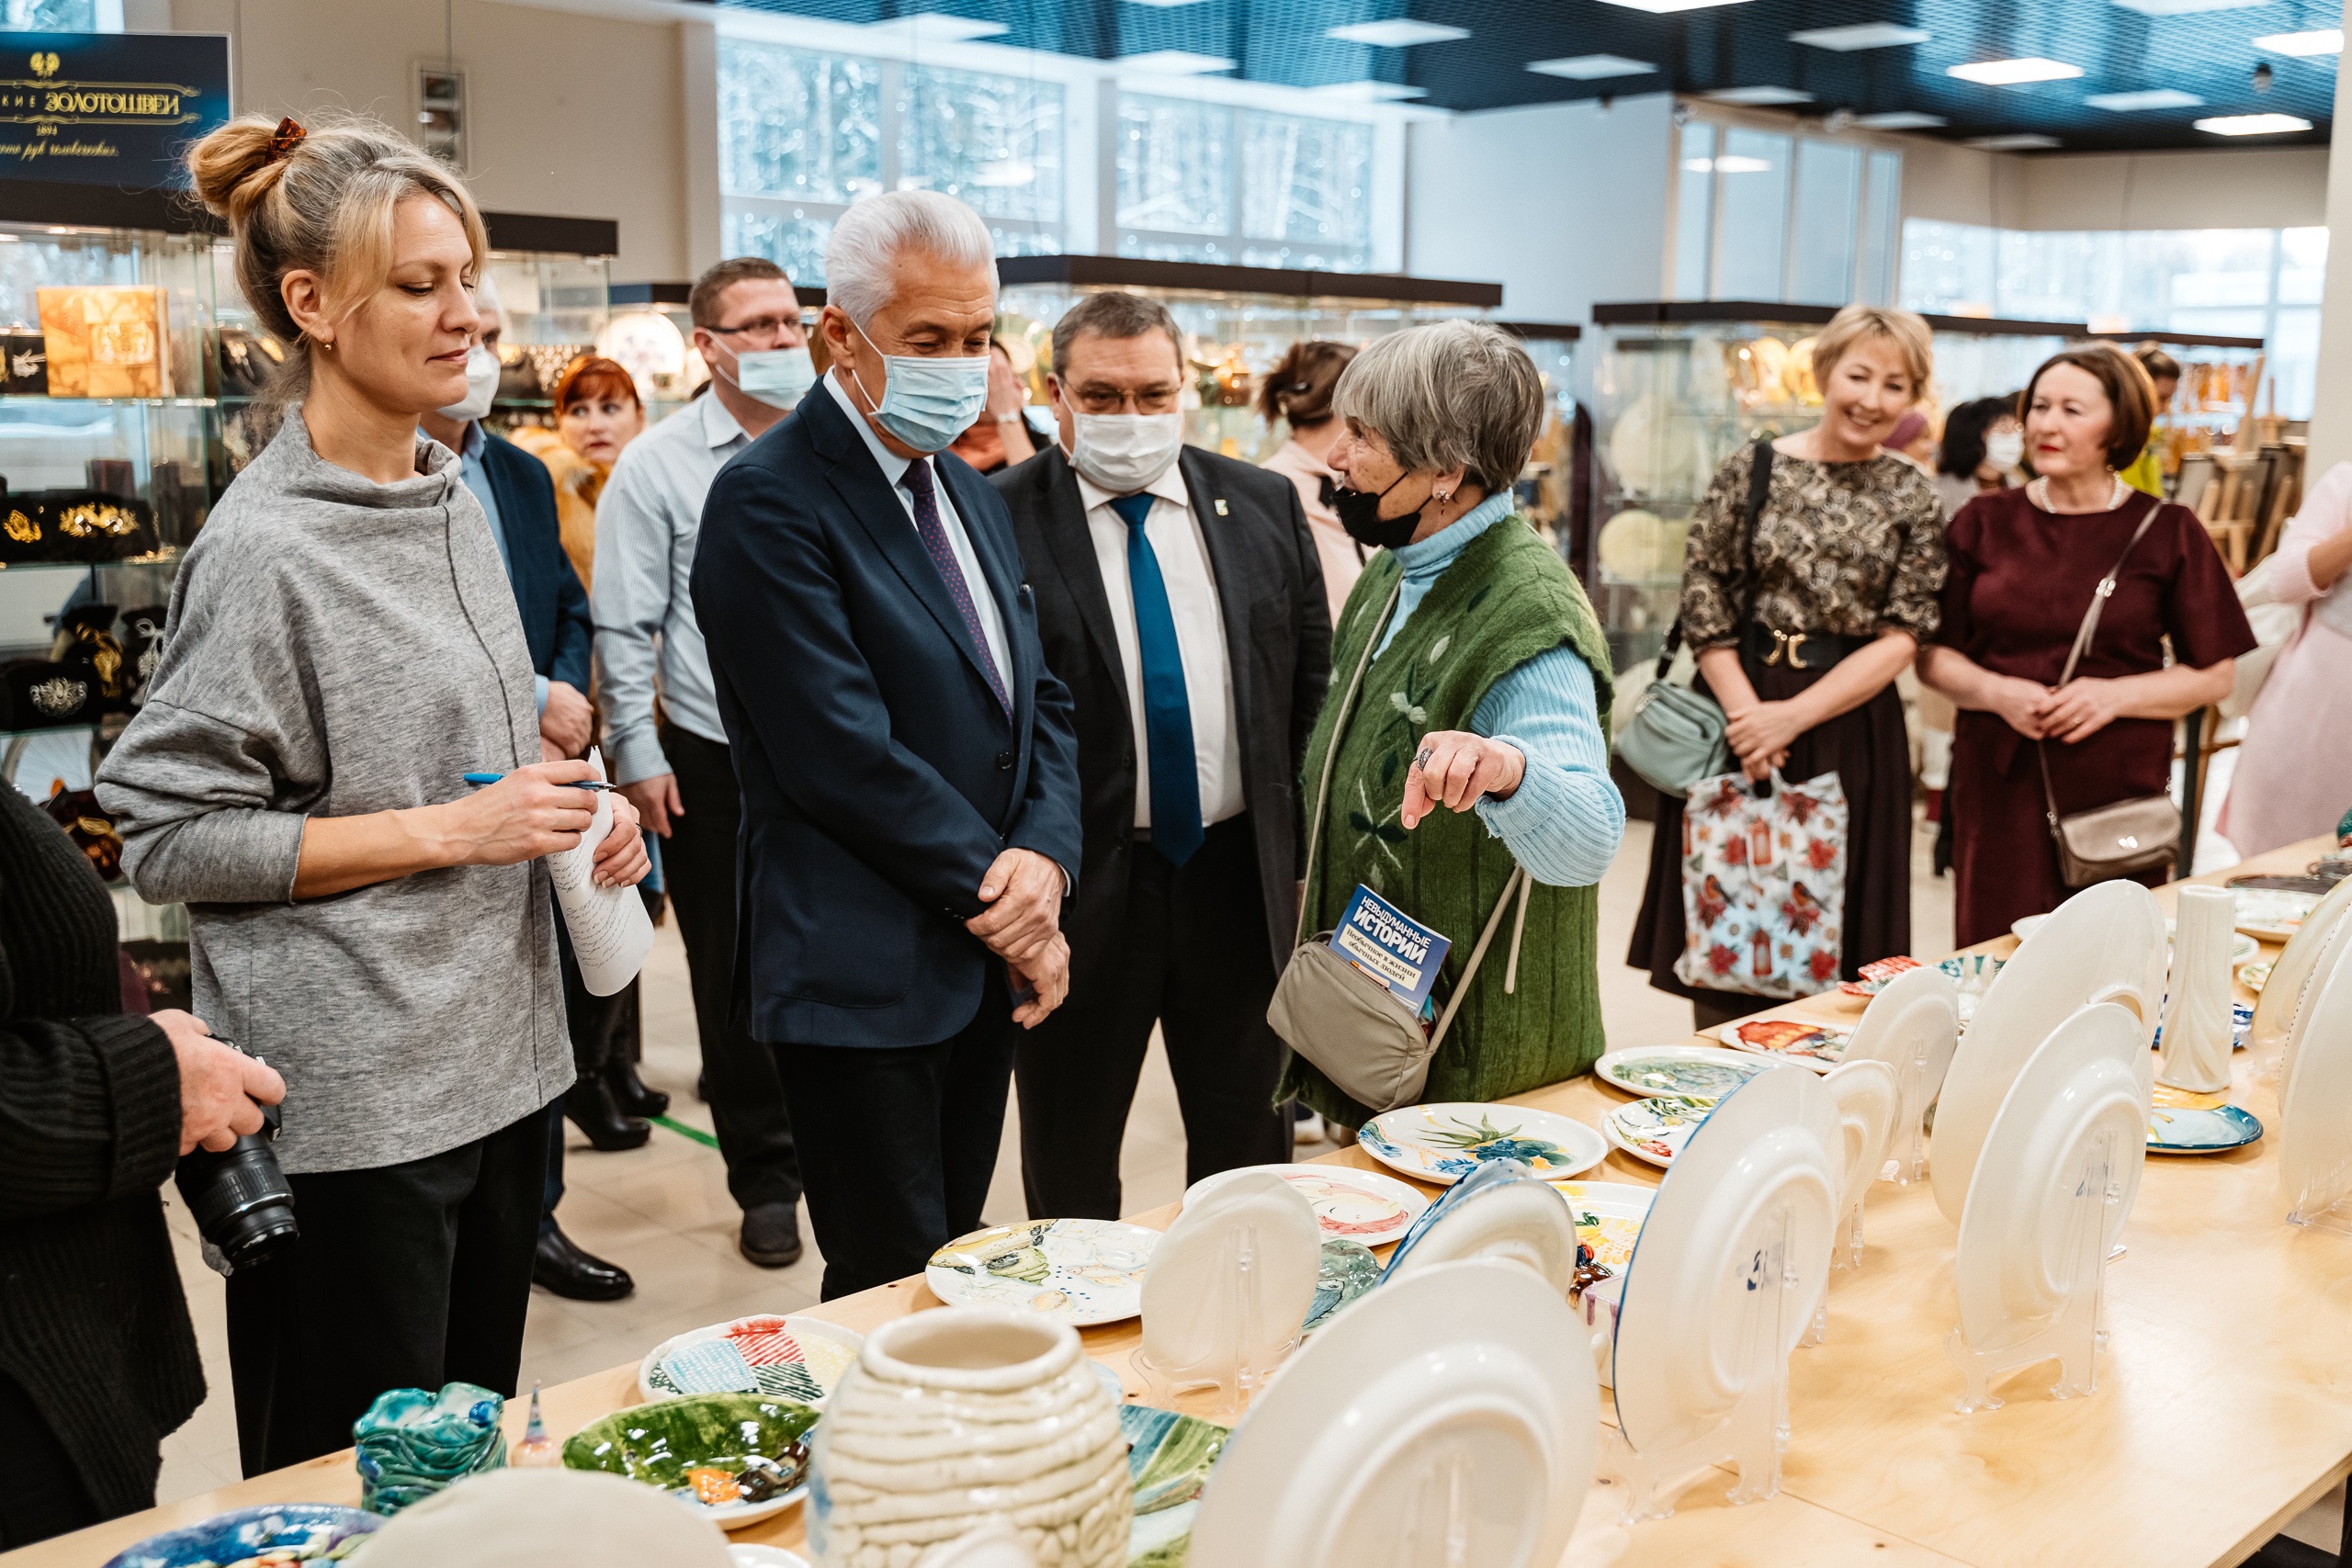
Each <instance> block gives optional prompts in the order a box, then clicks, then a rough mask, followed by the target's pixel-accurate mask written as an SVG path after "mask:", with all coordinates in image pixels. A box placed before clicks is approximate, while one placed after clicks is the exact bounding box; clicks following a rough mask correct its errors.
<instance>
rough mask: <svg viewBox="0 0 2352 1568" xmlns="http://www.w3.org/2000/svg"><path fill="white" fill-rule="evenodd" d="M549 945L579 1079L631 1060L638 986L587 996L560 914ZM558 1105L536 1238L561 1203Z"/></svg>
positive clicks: (552, 1111) (551, 1120)
mask: <svg viewBox="0 0 2352 1568" xmlns="http://www.w3.org/2000/svg"><path fill="white" fill-rule="evenodd" d="M555 942H556V957H557V959H558V960H559V961H560V964H561V966H562V969H563V1021H564V1027H565V1029H566V1030H567V1031H568V1032H570V1033H571V1066H572V1068H573V1070H574V1071H576V1072H577V1073H579V1075H580V1076H581V1077H583V1078H592V1077H603V1076H604V1073H605V1067H606V1066H608V1065H609V1064H611V1063H614V1062H626V1061H634V1060H635V1059H636V1056H635V1048H636V1045H637V1042H638V1037H639V1032H640V1030H641V1023H640V1016H639V1011H638V1004H637V995H638V993H637V987H638V982H637V981H635V980H631V981H630V982H629V983H628V985H626V986H623V987H621V988H620V989H619V990H617V991H615V992H614V993H613V994H612V995H611V996H609V997H594V996H590V995H589V994H588V983H587V982H586V981H585V980H583V979H582V978H581V975H580V960H579V959H578V957H576V956H575V955H574V954H573V953H572V951H571V933H570V932H569V931H567V930H566V929H565V927H564V923H563V918H562V916H561V915H560V914H559V915H558V916H557V917H556V922H555ZM563 1138H564V1133H563V1101H561V1100H557V1101H555V1102H554V1103H553V1104H552V1105H550V1106H548V1174H547V1199H546V1203H545V1205H544V1207H545V1213H542V1214H541V1215H540V1217H539V1231H540V1234H541V1235H545V1234H546V1233H548V1232H549V1231H552V1230H554V1229H555V1228H556V1220H555V1209H556V1205H557V1204H559V1203H560V1202H562V1201H563Z"/></svg>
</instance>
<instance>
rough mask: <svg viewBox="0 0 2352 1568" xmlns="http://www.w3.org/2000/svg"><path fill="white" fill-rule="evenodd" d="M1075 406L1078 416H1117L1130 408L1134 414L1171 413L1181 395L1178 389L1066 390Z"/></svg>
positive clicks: (1174, 409)
mask: <svg viewBox="0 0 2352 1568" xmlns="http://www.w3.org/2000/svg"><path fill="white" fill-rule="evenodd" d="M1063 395H1064V396H1065V397H1067V398H1068V399H1069V400H1070V401H1071V402H1072V403H1074V404H1075V405H1077V407H1078V410H1079V412H1081V413H1119V412H1124V411H1125V410H1127V409H1129V408H1132V409H1133V410H1134V412H1136V413H1154V414H1157V413H1174V412H1176V409H1177V405H1178V403H1179V401H1180V400H1182V397H1183V395H1184V391H1183V389H1182V388H1181V387H1169V386H1160V387H1145V388H1143V389H1140V390H1137V391H1123V390H1121V389H1117V388H1114V387H1103V386H1086V387H1078V388H1073V389H1069V390H1066V391H1065V392H1064V394H1063Z"/></svg>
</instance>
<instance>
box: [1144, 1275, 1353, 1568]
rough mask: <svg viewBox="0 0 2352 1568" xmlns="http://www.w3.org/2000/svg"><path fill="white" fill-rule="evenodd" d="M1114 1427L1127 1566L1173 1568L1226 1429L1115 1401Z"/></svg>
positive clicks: (1222, 1445)
mask: <svg viewBox="0 0 2352 1568" xmlns="http://www.w3.org/2000/svg"><path fill="white" fill-rule="evenodd" d="M1359 1250H1361V1249H1359ZM1365 1256H1366V1257H1369V1256H1371V1255H1370V1254H1369V1253H1366V1254H1365ZM1119 1430H1120V1432H1121V1433H1122V1434H1123V1435H1124V1436H1125V1438H1126V1439H1127V1477H1128V1479H1129V1480H1130V1481H1132V1482H1133V1483H1135V1489H1136V1517H1135V1523H1134V1524H1133V1525H1132V1526H1131V1527H1129V1529H1128V1534H1127V1568H1179V1565H1180V1564H1182V1562H1183V1561H1184V1554H1185V1551H1186V1550H1187V1549H1188V1548H1189V1547H1190V1546H1191V1545H1192V1541H1193V1515H1194V1514H1196V1513H1198V1512H1199V1511H1200V1496H1201V1485H1202V1483H1204V1482H1205V1481H1207V1480H1208V1476H1209V1468H1210V1467H1211V1466H1212V1465H1214V1464H1216V1459H1217V1455H1219V1454H1221V1453H1223V1452H1224V1451H1225V1442H1226V1439H1227V1438H1229V1437H1231V1436H1232V1435H1233V1433H1232V1430H1231V1429H1230V1428H1229V1427H1220V1426H1218V1425H1217V1424H1216V1422H1214V1421H1204V1420H1201V1419H1200V1418H1199V1417H1197V1416H1180V1415H1178V1414H1177V1413H1176V1412H1175V1411H1173V1410H1161V1409H1158V1408H1156V1407H1154V1406H1152V1405H1148V1404H1122V1405H1120V1406H1119Z"/></svg>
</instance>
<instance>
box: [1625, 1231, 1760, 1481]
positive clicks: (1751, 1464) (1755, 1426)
mask: <svg viewBox="0 0 2352 1568" xmlns="http://www.w3.org/2000/svg"><path fill="white" fill-rule="evenodd" d="M1793 1228H1794V1227H1793V1226H1792V1224H1791V1223H1790V1219H1789V1213H1788V1211H1787V1210H1785V1209H1781V1210H1779V1211H1777V1212H1775V1213H1773V1214H1771V1215H1770V1216H1768V1217H1767V1219H1766V1221H1765V1224H1764V1226H1763V1230H1764V1235H1766V1236H1768V1237H1769V1238H1770V1239H1768V1240H1765V1241H1763V1243H1762V1245H1760V1246H1758V1247H1757V1248H1756V1249H1755V1250H1754V1251H1753V1252H1751V1253H1749V1254H1748V1261H1747V1266H1746V1268H1745V1269H1744V1270H1743V1275H1744V1279H1743V1282H1744V1283H1745V1284H1746V1285H1747V1306H1746V1309H1745V1316H1746V1321H1745V1322H1744V1323H1742V1324H1741V1325H1740V1347H1739V1358H1740V1364H1741V1366H1742V1367H1743V1368H1745V1369H1746V1372H1747V1376H1746V1377H1745V1378H1744V1379H1743V1380H1742V1392H1741V1393H1740V1395H1739V1398H1738V1401H1737V1402H1736V1404H1733V1406H1732V1408H1731V1413H1730V1414H1729V1415H1728V1416H1724V1419H1723V1421H1722V1423H1721V1424H1720V1425H1718V1426H1717V1427H1715V1428H1714V1429H1713V1431H1710V1432H1706V1433H1702V1435H1700V1436H1699V1437H1697V1438H1692V1439H1691V1440H1690V1441H1689V1442H1686V1443H1682V1444H1680V1445H1679V1446H1677V1447H1675V1448H1671V1449H1666V1450H1658V1451H1655V1452H1653V1451H1649V1450H1641V1449H1636V1448H1634V1446H1633V1444H1632V1443H1631V1442H1629V1441H1628V1440H1627V1439H1626V1438H1625V1435H1624V1433H1623V1431H1622V1430H1620V1429H1617V1428H1611V1430H1610V1432H1609V1433H1608V1434H1607V1438H1608V1445H1607V1448H1608V1451H1607V1455H1606V1457H1605V1458H1604V1459H1603V1461H1602V1462H1603V1463H1604V1464H1606V1465H1608V1466H1610V1467H1611V1468H1612V1469H1613V1470H1614V1471H1615V1472H1616V1473H1617V1476H1618V1479H1619V1480H1621V1481H1623V1483H1624V1484H1625V1511H1624V1514H1623V1516H1622V1520H1623V1523H1625V1524H1629V1525H1630V1524H1639V1523H1640V1522H1641V1521H1643V1520H1645V1519H1663V1518H1666V1517H1668V1516H1670V1515H1671V1514H1672V1513H1673V1512H1674V1500H1675V1499H1676V1498H1677V1497H1678V1496H1679V1495H1681V1494H1682V1493H1683V1492H1685V1491H1687V1490H1689V1489H1690V1487H1691V1485H1692V1484H1693V1483H1695V1482H1696V1481H1697V1480H1698V1479H1699V1477H1698V1472H1701V1471H1702V1470H1705V1469H1707V1468H1709V1467H1711V1466H1713V1465H1715V1464H1718V1463H1721V1462H1722V1461H1725V1460H1728V1461H1731V1463H1732V1464H1733V1465H1735V1466H1736V1467H1737V1469H1738V1471H1739V1481H1738V1483H1737V1484H1736V1485H1735V1486H1733V1487H1732V1489H1731V1491H1730V1492H1729V1493H1727V1494H1726V1495H1727V1496H1728V1497H1729V1498H1730V1500H1731V1502H1732V1504H1733V1505H1734V1506H1739V1505H1742V1504H1747V1503H1760V1502H1762V1501H1763V1500H1764V1499H1765V1498H1767V1497H1770V1496H1772V1495H1774V1494H1776V1493H1778V1492H1779V1491H1780V1490H1781V1453H1782V1452H1783V1451H1784V1450H1786V1449H1787V1448H1788V1446H1789V1358H1788V1356H1787V1355H1786V1354H1785V1353H1784V1352H1782V1351H1781V1346H1783V1345H1786V1344H1788V1343H1789V1340H1790V1335H1789V1325H1790V1317H1791V1314H1792V1313H1794V1312H1795V1311H1796V1310H1797V1307H1796V1300H1795V1294H1794V1292H1795V1288H1796V1285H1797V1282H1798V1281H1797V1273H1796V1269H1795V1268H1794V1267H1793V1266H1792V1263H1791V1261H1790V1252H1791V1250H1792V1244H1793V1239H1794V1238H1793V1236H1792V1231H1793Z"/></svg>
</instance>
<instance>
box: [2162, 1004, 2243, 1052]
mask: <svg viewBox="0 0 2352 1568" xmlns="http://www.w3.org/2000/svg"><path fill="white" fill-rule="evenodd" d="M2171 1000H2172V998H2169V997H2167V998H2165V1001H2166V1003H2170V1001H2171ZM2158 1016H2159V1017H2161V1016H2162V1015H2161V1014H2159V1015H2158ZM2253 1035H2254V1009H2253V1007H2252V1006H2250V1005H2249V1004H2247V1003H2245V1002H2232V1003H2231V1004H2230V1049H2231V1050H2233V1051H2243V1050H2245V1046H2246V1042H2247V1041H2248V1040H2249V1039H2251V1038H2253ZM2149 1043H2150V1044H2151V1045H2154V1046H2156V1047H2158V1048H2161V1047H2162V1046H2163V1045H2164V1043H2165V1026H2164V1025H2163V1024H2161V1023H2159V1024H2157V1025H2156V1037H2155V1038H2154V1040H2152V1041H2150V1042H2149Z"/></svg>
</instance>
